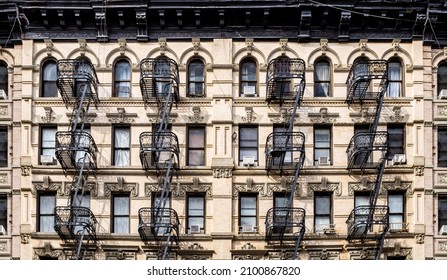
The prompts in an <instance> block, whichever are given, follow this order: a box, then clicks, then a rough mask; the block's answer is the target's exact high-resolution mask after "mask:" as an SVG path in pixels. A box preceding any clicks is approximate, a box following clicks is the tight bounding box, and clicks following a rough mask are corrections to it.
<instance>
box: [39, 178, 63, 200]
mask: <svg viewBox="0 0 447 280" xmlns="http://www.w3.org/2000/svg"><path fill="white" fill-rule="evenodd" d="M32 184H33V187H34V188H32V189H31V193H32V194H33V195H35V194H36V192H39V191H56V193H57V195H59V196H62V195H64V191H63V188H62V182H52V181H51V179H50V176H45V177H44V178H43V181H42V182H33V183H32Z"/></svg>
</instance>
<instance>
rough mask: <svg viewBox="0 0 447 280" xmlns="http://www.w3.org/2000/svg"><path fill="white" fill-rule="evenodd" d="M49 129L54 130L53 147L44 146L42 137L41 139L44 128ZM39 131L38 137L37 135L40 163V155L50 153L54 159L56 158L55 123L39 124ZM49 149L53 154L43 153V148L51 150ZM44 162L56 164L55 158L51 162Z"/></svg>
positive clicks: (40, 162)
mask: <svg viewBox="0 0 447 280" xmlns="http://www.w3.org/2000/svg"><path fill="white" fill-rule="evenodd" d="M50 129H53V130H54V147H51V146H45V145H44V139H43V136H44V130H50ZM39 131H40V137H39V164H42V161H41V158H40V156H41V155H52V156H53V157H54V159H56V133H57V125H41V126H40V127H39ZM46 142H48V141H45V143H46ZM51 149H52V150H54V153H53V154H48V153H45V154H44V150H51ZM45 164H46V165H56V160H54V162H53V164H48V163H45Z"/></svg>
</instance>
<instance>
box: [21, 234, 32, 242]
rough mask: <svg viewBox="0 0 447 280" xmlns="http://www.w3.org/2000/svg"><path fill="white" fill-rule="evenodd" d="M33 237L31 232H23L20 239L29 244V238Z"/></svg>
mask: <svg viewBox="0 0 447 280" xmlns="http://www.w3.org/2000/svg"><path fill="white" fill-rule="evenodd" d="M30 238H31V234H29V233H21V234H20V240H21V242H22V244H29V239H30Z"/></svg>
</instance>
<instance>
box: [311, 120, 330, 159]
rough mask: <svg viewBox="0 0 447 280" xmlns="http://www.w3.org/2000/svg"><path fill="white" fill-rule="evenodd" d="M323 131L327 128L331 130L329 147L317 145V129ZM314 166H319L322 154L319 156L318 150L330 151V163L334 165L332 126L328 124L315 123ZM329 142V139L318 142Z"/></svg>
mask: <svg viewBox="0 0 447 280" xmlns="http://www.w3.org/2000/svg"><path fill="white" fill-rule="evenodd" d="M319 130H321V131H323V130H326V131H328V132H329V145H328V147H317V137H316V135H317V133H316V132H317V131H319ZM313 133H314V139H313V140H314V143H313V144H314V146H313V147H314V166H319V158H320V156H318V157H317V151H327V152H328V162H329V164H328V165H332V142H333V141H332V126H328V125H315V126H314V131H313ZM320 142H321V143H327V141H319V142H318V143H320Z"/></svg>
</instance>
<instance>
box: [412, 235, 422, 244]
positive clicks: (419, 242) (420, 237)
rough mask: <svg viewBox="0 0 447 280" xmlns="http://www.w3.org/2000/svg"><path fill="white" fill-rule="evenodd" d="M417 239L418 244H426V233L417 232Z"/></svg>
mask: <svg viewBox="0 0 447 280" xmlns="http://www.w3.org/2000/svg"><path fill="white" fill-rule="evenodd" d="M414 238H415V239H416V244H424V239H425V235H424V234H416V235H415V236H414Z"/></svg>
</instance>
